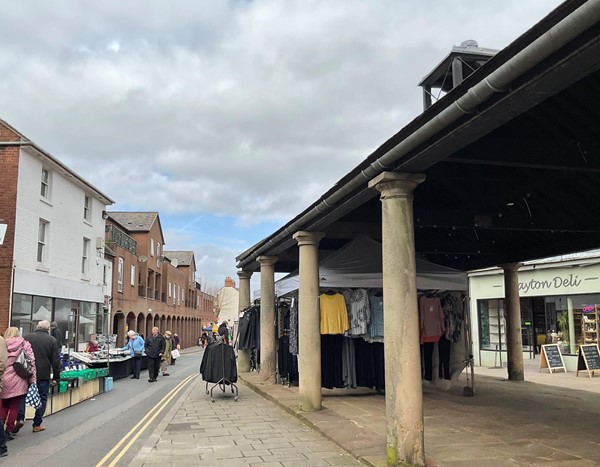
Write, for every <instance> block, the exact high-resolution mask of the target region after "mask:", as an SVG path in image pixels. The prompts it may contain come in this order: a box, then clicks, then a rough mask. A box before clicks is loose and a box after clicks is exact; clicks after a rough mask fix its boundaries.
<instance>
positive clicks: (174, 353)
mask: <svg viewBox="0 0 600 467" xmlns="http://www.w3.org/2000/svg"><path fill="white" fill-rule="evenodd" d="M179 357H180V355H179V350H177V349H173V350H171V358H175V359H177V358H179Z"/></svg>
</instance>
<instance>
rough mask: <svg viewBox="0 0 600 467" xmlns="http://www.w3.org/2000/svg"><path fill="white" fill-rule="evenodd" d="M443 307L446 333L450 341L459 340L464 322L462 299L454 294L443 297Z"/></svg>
mask: <svg viewBox="0 0 600 467" xmlns="http://www.w3.org/2000/svg"><path fill="white" fill-rule="evenodd" d="M441 303H442V309H443V311H444V327H445V329H446V330H445V332H444V335H445V336H446V339H448V340H449V341H450V342H459V341H460V337H461V330H462V323H463V305H462V300H460V299H459V298H458V297H455V296H454V295H452V294H447V295H446V296H444V297H443V298H442V301H441Z"/></svg>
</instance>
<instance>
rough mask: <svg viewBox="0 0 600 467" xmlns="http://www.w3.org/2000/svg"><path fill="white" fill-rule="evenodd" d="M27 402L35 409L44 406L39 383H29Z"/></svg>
mask: <svg viewBox="0 0 600 467" xmlns="http://www.w3.org/2000/svg"><path fill="white" fill-rule="evenodd" d="M25 402H26V403H27V404H28V405H30V406H32V407H33V408H34V409H39V408H40V407H41V406H42V398H41V397H40V391H39V390H38V387H37V384H30V385H29V389H27V395H26V396H25Z"/></svg>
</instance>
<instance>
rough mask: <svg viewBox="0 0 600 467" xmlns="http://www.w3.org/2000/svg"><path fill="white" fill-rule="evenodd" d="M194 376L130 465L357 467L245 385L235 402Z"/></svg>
mask: <svg viewBox="0 0 600 467" xmlns="http://www.w3.org/2000/svg"><path fill="white" fill-rule="evenodd" d="M213 397H214V399H215V402H211V401H210V396H209V395H206V393H205V389H204V383H203V382H202V381H201V380H200V379H198V380H197V381H196V382H195V383H193V384H192V385H191V387H190V388H189V389H188V390H186V391H185V392H184V394H183V395H182V396H181V397H180V399H179V400H178V401H177V402H176V403H175V405H174V407H173V409H171V411H170V412H169V413H168V414H167V415H166V416H165V419H164V420H163V421H162V422H161V423H159V426H158V427H157V428H156V430H155V431H154V433H153V434H152V435H151V436H150V438H149V440H148V441H147V442H146V443H145V444H144V446H143V448H142V449H141V450H140V452H139V453H138V454H137V455H136V457H135V458H134V459H133V461H132V462H131V464H130V465H132V466H144V465H157V464H161V465H167V466H170V465H173V466H175V465H177V466H181V465H207V466H211V467H212V466H220V465H224V466H225V465H226V466H228V467H235V466H255V467H258V466H260V467H268V466H278V467H282V466H289V467H294V466H311V467H319V466H323V467H327V466H358V465H360V462H359V461H357V460H356V459H355V458H354V457H353V456H351V455H350V454H348V453H347V452H346V451H345V450H344V449H342V448H341V447H339V446H338V445H336V444H335V443H333V442H332V441H330V440H328V439H326V438H325V437H324V436H322V435H321V434H319V433H316V432H314V431H313V430H312V429H311V428H310V427H308V426H306V424H304V423H303V422H302V421H300V420H298V419H297V418H296V417H293V416H291V415H290V414H289V413H287V412H286V411H284V410H282V409H281V408H280V407H278V406H277V405H275V404H273V403H271V402H269V401H267V400H265V398H264V397H262V396H261V395H259V394H257V393H256V392H254V391H251V390H249V389H246V390H242V391H241V393H240V395H239V400H238V401H237V402H236V401H234V400H233V399H232V398H230V397H226V396H223V397H219V394H215V393H214V392H213Z"/></svg>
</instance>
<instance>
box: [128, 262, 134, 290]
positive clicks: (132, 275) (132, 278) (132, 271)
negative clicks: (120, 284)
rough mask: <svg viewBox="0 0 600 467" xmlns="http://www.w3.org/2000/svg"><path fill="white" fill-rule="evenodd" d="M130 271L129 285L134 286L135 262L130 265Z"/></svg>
mask: <svg viewBox="0 0 600 467" xmlns="http://www.w3.org/2000/svg"><path fill="white" fill-rule="evenodd" d="M130 271H131V279H130V280H129V283H130V284H131V287H135V264H132V265H131V268H130Z"/></svg>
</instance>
